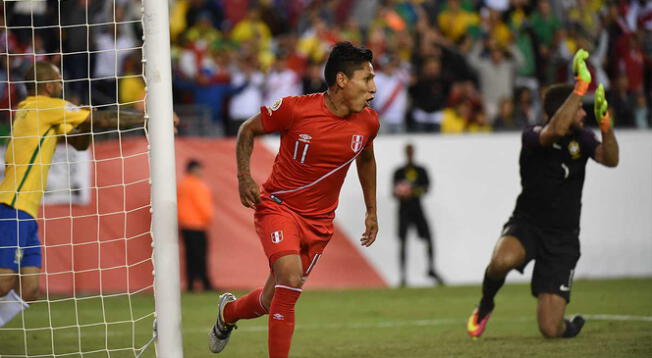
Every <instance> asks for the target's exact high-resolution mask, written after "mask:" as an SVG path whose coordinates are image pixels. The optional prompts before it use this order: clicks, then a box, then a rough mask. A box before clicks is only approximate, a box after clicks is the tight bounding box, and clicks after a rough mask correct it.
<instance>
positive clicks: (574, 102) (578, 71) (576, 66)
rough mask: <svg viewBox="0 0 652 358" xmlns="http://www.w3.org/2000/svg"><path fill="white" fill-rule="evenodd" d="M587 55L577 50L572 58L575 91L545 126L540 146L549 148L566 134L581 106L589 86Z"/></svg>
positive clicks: (589, 73) (589, 75)
mask: <svg viewBox="0 0 652 358" xmlns="http://www.w3.org/2000/svg"><path fill="white" fill-rule="evenodd" d="M588 57H589V53H588V52H587V51H586V50H584V49H579V50H577V52H576V53H575V56H574V57H573V73H574V74H575V89H574V90H573V92H572V93H571V94H570V95H569V96H568V98H566V101H564V103H563V104H562V105H561V107H559V109H557V112H555V114H554V115H553V116H552V118H551V119H550V120H549V121H548V123H547V124H546V125H545V127H544V128H543V130H541V134H540V136H539V142H540V143H541V145H543V146H546V147H549V146H551V145H552V144H553V143H554V142H556V141H557V140H558V139H559V138H561V137H563V136H565V135H566V133H568V130H569V128H570V126H571V125H572V123H573V120H574V119H575V114H576V112H577V109H578V108H579V106H581V105H582V97H584V95H585V94H586V91H587V90H588V88H589V85H590V84H591V72H589V69H588V68H587V67H586V59H587V58H588Z"/></svg>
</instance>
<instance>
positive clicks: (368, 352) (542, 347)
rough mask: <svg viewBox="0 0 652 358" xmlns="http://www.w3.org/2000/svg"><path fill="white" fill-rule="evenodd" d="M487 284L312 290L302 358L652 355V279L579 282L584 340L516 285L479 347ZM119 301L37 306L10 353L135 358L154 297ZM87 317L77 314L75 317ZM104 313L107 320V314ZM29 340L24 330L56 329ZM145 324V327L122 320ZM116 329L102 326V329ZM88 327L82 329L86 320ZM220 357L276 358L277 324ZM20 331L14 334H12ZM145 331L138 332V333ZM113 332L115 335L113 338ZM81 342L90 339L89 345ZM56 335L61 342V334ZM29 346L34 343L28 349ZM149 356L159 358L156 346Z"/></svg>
mask: <svg viewBox="0 0 652 358" xmlns="http://www.w3.org/2000/svg"><path fill="white" fill-rule="evenodd" d="M479 292H480V288H479V287H478V286H457V287H443V288H418V289H417V288H415V289H383V290H347V291H309V290H308V291H306V292H304V293H303V295H302V297H301V299H300V300H299V303H298V306H297V326H296V330H295V335H294V340H293V344H292V351H291V354H290V357H293V358H327V357H328V358H339V357H342V358H372V357H373V358H378V357H390V358H393V357H397V358H421V357H424V358H425V357H525V356H527V357H652V279H623V280H579V281H577V282H575V285H574V287H573V296H572V302H571V304H570V305H569V307H568V310H567V313H568V314H569V315H571V314H576V313H582V314H585V315H587V316H588V317H587V323H586V325H585V326H584V329H583V331H582V333H581V334H580V336H578V337H577V338H574V339H569V340H546V339H544V338H542V337H541V335H540V334H539V332H538V329H537V325H536V319H535V312H536V301H535V299H534V298H533V297H531V296H530V293H529V286H528V285H525V284H507V285H506V286H505V287H504V288H503V289H502V290H501V292H500V293H499V294H498V296H497V298H496V310H495V311H494V314H493V316H492V318H491V320H490V322H489V325H488V326H487V331H485V334H484V336H483V337H482V338H481V339H479V340H477V341H472V340H470V339H469V337H468V336H467V335H466V331H465V321H466V318H467V317H468V315H469V314H470V313H471V311H472V309H473V307H474V306H475V304H476V303H477V301H478V299H479ZM131 301H132V302H131V306H132V307H133V309H132V310H129V308H128V307H129V302H128V298H127V297H125V296H116V297H110V298H105V299H104V302H103V305H104V310H102V300H100V299H99V298H89V299H85V300H79V301H77V310H75V309H74V308H75V303H74V302H73V301H66V300H63V301H61V302H56V301H55V302H51V303H50V305H49V311H50V312H51V314H50V315H49V314H48V305H47V304H45V303H37V304H34V305H33V307H31V308H30V309H28V310H27V311H25V312H26V313H25V315H24V317H18V318H17V319H15V320H14V321H12V322H11V323H10V324H9V325H7V326H6V327H4V329H3V330H0V356H2V357H7V356H12V355H15V356H24V355H25V347H26V346H27V349H28V353H29V354H30V355H43V356H52V355H48V354H51V352H52V351H53V350H54V352H56V354H57V355H56V356H64V357H82V355H80V354H77V353H75V352H79V351H80V350H83V351H86V352H88V351H94V350H98V351H97V352H96V353H90V354H84V355H83V357H109V355H108V354H107V353H106V352H101V351H100V350H102V349H104V348H105V347H109V349H113V351H111V354H110V357H133V356H134V352H133V351H131V350H121V348H124V347H127V346H129V345H130V344H131V342H132V340H135V342H136V344H137V345H142V344H143V343H144V342H146V341H147V340H148V339H149V337H151V329H150V328H149V327H151V323H152V318H151V316H147V313H148V312H151V310H152V297H151V295H138V296H133V297H132V298H131ZM216 301H217V294H216V293H201V294H186V293H184V294H183V296H182V305H183V342H184V355H185V357H191V358H194V357H211V356H214V355H212V354H211V353H209V352H208V348H207V343H206V342H207V341H206V334H207V332H208V329H209V328H210V327H211V326H212V324H213V320H214V316H215V310H216V304H215V302H216ZM75 312H77V314H76V313H75ZM102 312H104V314H103V313H102ZM49 317H52V318H51V321H52V326H53V327H55V329H54V330H50V329H36V330H31V331H28V332H27V333H24V331H22V330H16V329H15V328H17V327H21V325H22V324H23V323H22V322H23V321H24V322H25V325H26V326H28V327H32V328H36V327H47V326H49V324H48V322H49V320H50V319H49ZM131 317H135V318H139V317H144V318H142V319H140V320H138V321H137V323H136V324H135V325H132V324H131V323H128V322H127V323H121V322H123V321H129V320H131ZM105 321H106V322H111V323H110V324H108V325H105V324H100V325H94V323H97V322H105ZM76 322H79V325H80V326H81V327H82V328H77V323H76ZM238 326H239V328H238V329H237V330H235V331H234V333H233V335H232V338H231V342H230V343H229V345H228V346H227V347H226V349H225V350H224V352H222V353H221V354H219V355H217V357H225V358H257V357H266V356H267V355H266V352H267V317H262V318H259V319H256V320H250V321H241V322H240V323H239V324H238ZM12 328H13V329H12ZM134 331H135V334H132V333H133V332H134ZM107 333H108V334H107ZM80 335H81V337H82V338H81V339H79V337H80ZM52 336H54V339H52V338H51V337H52ZM26 343H27V344H26ZM143 356H144V357H153V356H154V350H153V347H150V348H149V349H148V350H147V351H146V352H145V354H144V355H143Z"/></svg>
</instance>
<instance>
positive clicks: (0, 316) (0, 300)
mask: <svg viewBox="0 0 652 358" xmlns="http://www.w3.org/2000/svg"><path fill="white" fill-rule="evenodd" d="M27 307H29V305H28V304H27V302H25V301H23V299H22V298H20V296H18V295H17V294H16V292H14V290H11V291H9V293H8V294H7V295H6V296H4V297H0V327H2V326H4V325H5V324H6V323H9V321H11V320H12V319H13V318H14V317H16V315H17V314H19V313H20V312H21V311H22V310H24V309H25V308H27Z"/></svg>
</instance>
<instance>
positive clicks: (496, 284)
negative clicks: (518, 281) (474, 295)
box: [478, 271, 505, 321]
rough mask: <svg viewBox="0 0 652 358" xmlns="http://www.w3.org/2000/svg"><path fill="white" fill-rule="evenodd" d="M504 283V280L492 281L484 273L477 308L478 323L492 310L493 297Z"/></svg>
mask: <svg viewBox="0 0 652 358" xmlns="http://www.w3.org/2000/svg"><path fill="white" fill-rule="evenodd" d="M504 283H505V278H504V277H503V278H502V279H498V280H496V279H493V278H491V277H489V275H488V274H487V271H485V273H484V280H482V299H481V300H480V305H479V306H478V321H482V319H483V318H484V317H485V316H486V315H487V314H489V313H491V311H493V309H494V297H496V293H498V290H500V288H501V287H503V284H504Z"/></svg>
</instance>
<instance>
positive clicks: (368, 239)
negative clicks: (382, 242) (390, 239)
mask: <svg viewBox="0 0 652 358" xmlns="http://www.w3.org/2000/svg"><path fill="white" fill-rule="evenodd" d="M364 226H365V231H364V233H363V234H362V237H361V238H360V243H361V244H362V246H365V247H369V246H371V244H373V243H374V241H376V235H378V218H377V217H376V215H372V214H367V216H366V217H365V220H364Z"/></svg>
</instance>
